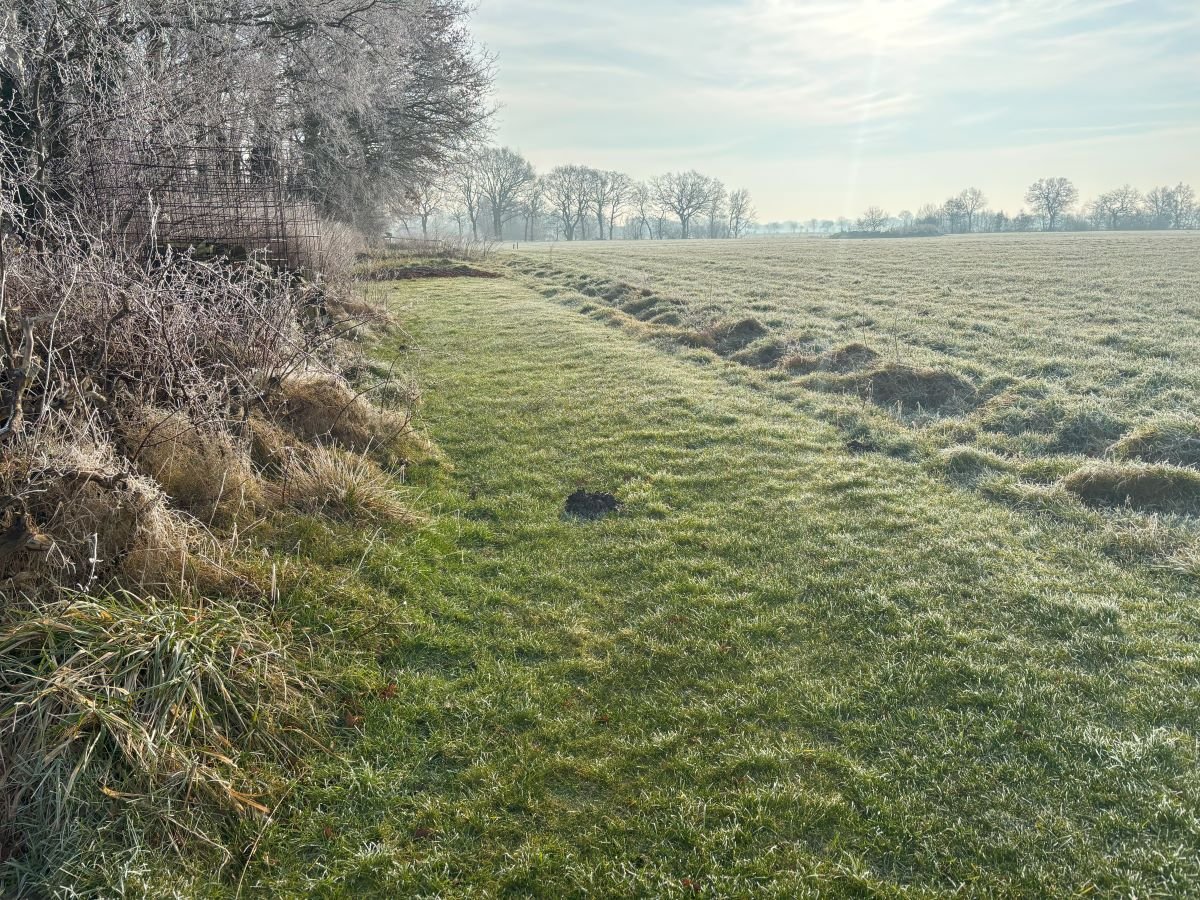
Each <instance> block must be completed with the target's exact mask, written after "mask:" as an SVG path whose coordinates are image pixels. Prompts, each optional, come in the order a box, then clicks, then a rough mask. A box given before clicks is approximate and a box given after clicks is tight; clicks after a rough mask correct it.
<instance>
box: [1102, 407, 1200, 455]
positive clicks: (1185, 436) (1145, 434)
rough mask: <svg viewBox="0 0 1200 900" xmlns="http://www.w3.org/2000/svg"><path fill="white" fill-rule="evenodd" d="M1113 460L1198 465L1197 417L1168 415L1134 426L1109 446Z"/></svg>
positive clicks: (1199, 437)
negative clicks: (1114, 458)
mask: <svg viewBox="0 0 1200 900" xmlns="http://www.w3.org/2000/svg"><path fill="white" fill-rule="evenodd" d="M1110 452H1111V453H1112V455H1113V456H1114V457H1116V458H1117V459H1126V460H1134V459H1136V460H1142V461H1143V462H1151V463H1169V464H1171V465H1176V466H1189V467H1191V468H1200V419H1197V418H1193V417H1188V416H1170V417H1164V418H1161V419H1157V420H1155V421H1153V422H1148V423H1146V424H1145V425H1141V426H1139V427H1138V428H1135V429H1134V430H1133V431H1131V432H1129V434H1127V435H1125V436H1124V437H1122V438H1121V439H1120V440H1119V441H1117V442H1116V443H1115V444H1113V445H1112V447H1111V448H1110Z"/></svg>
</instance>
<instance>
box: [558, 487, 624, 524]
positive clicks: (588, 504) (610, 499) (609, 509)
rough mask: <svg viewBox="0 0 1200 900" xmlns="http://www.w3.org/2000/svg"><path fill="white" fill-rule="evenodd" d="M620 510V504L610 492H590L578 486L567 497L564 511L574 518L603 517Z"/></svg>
mask: <svg viewBox="0 0 1200 900" xmlns="http://www.w3.org/2000/svg"><path fill="white" fill-rule="evenodd" d="M620 510H621V504H620V502H619V501H618V500H617V498H616V497H614V496H613V495H612V494H608V493H604V492H601V493H592V492H590V491H585V490H583V489H582V488H580V489H579V490H577V491H576V492H575V493H573V494H572V495H571V496H570V497H568V498H567V504H566V509H565V512H566V514H567V515H568V516H571V517H573V518H576V519H603V518H604V517H605V516H607V515H610V514H612V513H615V512H620Z"/></svg>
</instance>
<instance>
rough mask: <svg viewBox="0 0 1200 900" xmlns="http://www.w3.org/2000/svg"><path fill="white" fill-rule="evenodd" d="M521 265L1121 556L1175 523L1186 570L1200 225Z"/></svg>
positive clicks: (587, 305)
mask: <svg viewBox="0 0 1200 900" xmlns="http://www.w3.org/2000/svg"><path fill="white" fill-rule="evenodd" d="M505 261H506V264H507V266H508V267H509V268H510V270H512V271H514V272H516V273H518V274H519V275H520V276H521V277H522V278H523V279H524V281H525V283H527V284H530V285H533V286H535V287H536V289H537V290H538V291H539V292H540V293H541V294H543V296H546V297H548V298H553V299H555V300H557V301H559V302H565V303H567V304H569V305H571V306H573V307H575V308H577V309H580V310H582V311H584V312H586V313H588V314H590V315H592V316H594V317H596V318H599V319H602V320H605V321H608V322H610V323H613V324H618V325H623V326H626V327H627V328H629V329H630V330H632V331H634V332H635V333H637V334H639V335H640V336H642V337H644V338H647V339H650V340H658V341H659V343H660V344H661V345H664V346H666V345H669V344H674V345H676V346H682V347H691V348H699V349H698V352H697V353H696V354H694V355H695V356H696V358H697V359H698V361H703V357H704V356H705V354H707V355H708V357H709V359H710V361H711V362H714V363H719V364H721V365H723V366H724V367H725V368H726V369H734V370H738V371H735V372H733V373H728V372H727V375H728V376H729V377H732V378H734V379H735V380H738V381H741V382H743V383H746V384H750V385H754V386H756V387H758V388H760V389H763V390H767V391H768V392H770V393H771V394H772V395H773V396H777V397H780V398H782V399H785V400H789V401H791V402H794V403H795V404H796V405H797V406H798V407H799V408H801V409H804V410H806V411H809V412H811V413H813V414H814V415H816V416H818V417H819V418H822V419H823V420H825V421H828V422H831V423H834V424H836V425H837V426H838V427H839V428H840V429H841V430H842V431H843V432H844V433H845V434H846V435H847V442H848V444H850V446H852V447H855V448H859V449H864V448H865V449H878V450H881V451H884V452H888V453H891V454H892V455H896V456H900V457H903V458H907V459H912V460H920V461H923V462H924V463H925V464H926V465H928V466H931V467H933V468H935V469H940V470H942V471H944V472H945V473H946V474H948V475H950V476H951V477H954V478H956V479H957V480H959V481H960V482H965V481H969V482H971V483H972V484H973V485H974V486H976V487H977V488H979V489H980V490H983V491H985V492H987V493H989V494H990V495H991V496H993V497H996V498H998V499H1004V500H1006V501H1008V502H1010V503H1013V504H1016V505H1018V506H1025V507H1036V508H1041V509H1044V510H1048V511H1050V512H1052V513H1054V514H1057V515H1059V516H1060V517H1066V518H1070V519H1073V520H1075V521H1083V520H1085V519H1088V518H1092V519H1093V520H1094V521H1098V520H1096V518H1095V515H1096V514H1095V511H1096V510H1100V511H1104V519H1105V521H1104V523H1102V524H1104V525H1105V526H1107V527H1108V529H1109V531H1110V536H1112V535H1113V534H1115V533H1116V532H1121V534H1120V535H1119V536H1115V537H1113V543H1114V544H1115V545H1116V549H1117V550H1118V552H1121V553H1124V552H1126V551H1127V550H1128V549H1129V544H1130V543H1131V541H1132V543H1135V544H1136V543H1139V542H1140V543H1144V542H1145V540H1146V538H1147V536H1148V534H1149V533H1150V531H1153V532H1159V533H1160V534H1161V536H1162V542H1161V543H1162V547H1161V548H1160V549H1164V550H1166V551H1168V552H1167V554H1166V555H1167V556H1172V555H1173V556H1174V558H1175V560H1176V562H1179V561H1180V560H1182V564H1183V565H1184V566H1185V567H1190V566H1191V562H1190V561H1191V559H1192V555H1191V551H1190V550H1184V551H1183V552H1182V554H1180V553H1179V552H1178V551H1179V550H1180V548H1181V547H1183V546H1184V545H1187V544H1188V543H1189V537H1190V535H1191V534H1192V531H1193V529H1192V528H1191V524H1190V522H1189V521H1188V520H1186V519H1181V518H1179V517H1178V514H1181V513H1183V514H1187V513H1192V512H1196V511H1198V510H1200V478H1198V477H1197V475H1196V472H1195V470H1194V466H1195V465H1196V464H1197V463H1200V431H1198V425H1197V422H1198V420H1197V415H1200V338H1198V337H1197V328H1196V325H1197V322H1198V320H1200V233H1194V232H1193V233H1151V234H1146V233H1140V234H1134V233H1130V234H1106V235H1043V234H1037V235H1008V236H979V237H961V238H946V239H939V240H907V241H854V242H851V241H826V240H790V241H789V240H760V241H747V242H736V243H735V242H722V241H717V242H697V243H690V244H679V243H672V242H665V243H664V242H645V243H635V244H632V245H630V244H601V243H589V244H579V245H574V246H572V245H556V246H554V247H553V248H552V249H551V248H542V247H538V248H536V249H532V250H529V251H522V252H519V253H509V254H506V256H505ZM1162 464H1168V467H1167V468H1164V467H1163V465H1162ZM1128 510H1141V511H1143V512H1146V513H1154V514H1157V515H1158V516H1159V517H1158V518H1156V519H1154V520H1153V521H1151V520H1148V519H1146V518H1145V517H1144V516H1143V517H1137V516H1134V517H1132V518H1131V517H1130V516H1129V515H1128ZM1124 526H1128V527H1124ZM1113 529H1115V532H1114V531H1113ZM1131 530H1132V532H1137V533H1138V534H1137V535H1136V536H1134V537H1132V538H1131V536H1130V535H1131ZM1168 532H1170V534H1168ZM1136 552H1137V551H1135V554H1136Z"/></svg>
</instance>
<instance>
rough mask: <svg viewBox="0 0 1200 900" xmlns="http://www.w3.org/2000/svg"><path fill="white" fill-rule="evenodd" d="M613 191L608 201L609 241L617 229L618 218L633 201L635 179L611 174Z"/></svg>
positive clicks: (620, 174) (616, 173) (621, 174)
mask: <svg viewBox="0 0 1200 900" xmlns="http://www.w3.org/2000/svg"><path fill="white" fill-rule="evenodd" d="M609 175H610V176H611V178H612V189H611V191H610V194H609V201H608V239H609V240H610V241H611V240H612V236H613V230H614V229H615V228H616V227H617V217H618V216H619V215H620V214H621V211H622V210H624V209H625V208H626V206H628V205H629V203H630V201H631V200H632V199H633V192H634V183H633V179H632V178H630V177H629V176H628V175H625V174H623V173H621V172H610V173H609Z"/></svg>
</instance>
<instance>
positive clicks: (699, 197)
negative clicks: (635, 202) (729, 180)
mask: <svg viewBox="0 0 1200 900" xmlns="http://www.w3.org/2000/svg"><path fill="white" fill-rule="evenodd" d="M720 187H721V185H720V182H718V181H715V180H714V179H712V178H708V177H707V176H705V175H701V174H700V173H699V172H696V171H694V170H693V171H690V172H680V173H679V174H676V173H674V172H668V173H667V174H666V175H660V176H659V177H658V178H655V179H654V180H653V181H651V183H650V189H651V191H652V192H653V194H654V197H655V200H656V201H657V202H658V205H659V207H660V208H661V209H662V210H663V211H664V212H665V213H669V214H670V215H673V216H675V218H677V219H678V220H679V227H680V230H681V232H682V234H681V236H682V238H683V239H684V240H687V238H688V237H690V235H691V224H692V219H693V218H695V216H696V215H697V214H698V213H700V212H703V211H704V210H705V209H707V208H708V207H709V205H710V204H711V203H712V202H713V198H714V195H715V193H716V191H717V190H718V189H719V188H720ZM660 237H661V230H660Z"/></svg>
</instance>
